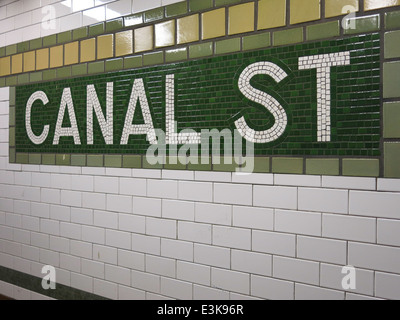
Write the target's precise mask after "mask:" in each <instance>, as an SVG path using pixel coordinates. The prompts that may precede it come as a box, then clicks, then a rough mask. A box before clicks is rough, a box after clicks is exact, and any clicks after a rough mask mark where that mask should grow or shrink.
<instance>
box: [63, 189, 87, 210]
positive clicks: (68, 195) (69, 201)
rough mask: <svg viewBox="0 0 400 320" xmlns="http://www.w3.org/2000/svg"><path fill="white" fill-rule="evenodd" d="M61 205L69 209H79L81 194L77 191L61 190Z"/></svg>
mask: <svg viewBox="0 0 400 320" xmlns="http://www.w3.org/2000/svg"><path fill="white" fill-rule="evenodd" d="M61 204H62V205H66V206H71V207H81V206H82V193H81V192H79V191H68V190H61Z"/></svg>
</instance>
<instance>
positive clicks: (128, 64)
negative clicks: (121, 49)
mask: <svg viewBox="0 0 400 320" xmlns="http://www.w3.org/2000/svg"><path fill="white" fill-rule="evenodd" d="M142 66H143V57H142V56H134V57H127V58H124V68H125V69H135V68H140V67H142Z"/></svg>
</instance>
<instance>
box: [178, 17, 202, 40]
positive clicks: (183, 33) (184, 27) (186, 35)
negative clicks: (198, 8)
mask: <svg viewBox="0 0 400 320" xmlns="http://www.w3.org/2000/svg"><path fill="white" fill-rule="evenodd" d="M177 28H178V30H177V34H178V44H182V43H189V42H195V41H199V40H200V35H199V29H200V21H199V15H198V14H194V15H192V16H188V17H185V18H181V19H178V27H177Z"/></svg>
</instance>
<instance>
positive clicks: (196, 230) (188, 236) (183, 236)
mask: <svg viewBox="0 0 400 320" xmlns="http://www.w3.org/2000/svg"><path fill="white" fill-rule="evenodd" d="M178 239H180V240H187V241H192V242H197V243H205V244H211V225H209V224H201V223H192V222H183V221H179V222H178Z"/></svg>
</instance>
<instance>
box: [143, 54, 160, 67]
mask: <svg viewBox="0 0 400 320" xmlns="http://www.w3.org/2000/svg"><path fill="white" fill-rule="evenodd" d="M163 63H164V52H162V51H161V52H152V53H146V54H144V55H143V65H144V66H151V65H156V64H163Z"/></svg>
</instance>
